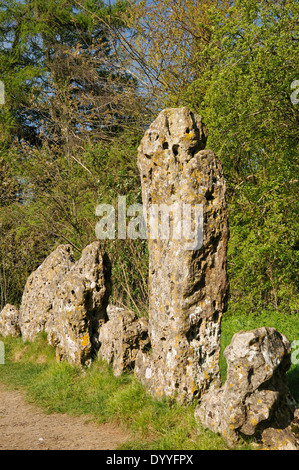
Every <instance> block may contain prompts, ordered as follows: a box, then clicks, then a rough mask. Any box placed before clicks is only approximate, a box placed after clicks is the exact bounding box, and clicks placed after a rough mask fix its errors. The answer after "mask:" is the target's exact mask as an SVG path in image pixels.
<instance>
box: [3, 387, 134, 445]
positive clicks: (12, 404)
mask: <svg viewBox="0 0 299 470" xmlns="http://www.w3.org/2000/svg"><path fill="white" fill-rule="evenodd" d="M127 439H128V435H127V434H126V433H125V432H124V431H122V430H121V429H119V428H117V427H114V426H112V425H110V424H103V425H99V426H97V425H96V424H92V423H87V422H85V420H84V417H80V418H77V417H73V416H68V415H65V414H51V415H47V414H45V413H43V412H42V411H41V410H40V409H39V408H37V407H35V406H33V405H29V404H27V403H26V402H25V400H24V395H23V394H22V393H21V392H19V391H11V390H6V389H5V387H4V386H3V385H2V384H0V450H113V449H116V447H117V446H118V445H120V444H122V443H123V442H125V441H126V440H127Z"/></svg>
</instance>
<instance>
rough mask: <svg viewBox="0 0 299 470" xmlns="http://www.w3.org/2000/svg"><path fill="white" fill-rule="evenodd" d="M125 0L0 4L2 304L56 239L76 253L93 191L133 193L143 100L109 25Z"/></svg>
mask: <svg viewBox="0 0 299 470" xmlns="http://www.w3.org/2000/svg"><path fill="white" fill-rule="evenodd" d="M125 7H126V2H123V1H120V2H117V4H115V5H113V6H107V5H105V4H104V2H102V1H100V0H86V1H80V2H78V1H69V0H51V1H45V0H26V1H25V2H21V1H14V0H9V1H8V2H7V4H6V5H2V6H1V7H0V77H1V79H2V80H3V82H4V83H5V89H6V101H5V106H3V107H0V122H1V132H0V136H1V142H0V145H1V149H2V151H3V158H4V160H5V164H6V165H7V167H8V168H9V170H10V172H11V175H12V176H11V177H12V180H14V181H15V182H18V184H19V185H20V192H21V194H22V199H21V200H20V201H17V200H14V201H13V200H11V201H10V202H11V204H10V205H9V206H6V209H5V211H0V222H1V228H2V239H1V244H0V245H1V246H0V255H1V261H2V264H3V263H4V264H5V273H6V274H5V276H6V285H8V284H9V286H10V288H9V289H7V288H6V287H5V295H3V296H2V298H3V301H2V303H3V302H4V301H5V302H7V301H10V302H14V303H19V302H20V298H21V294H22V289H23V287H24V284H25V282H26V279H27V277H28V275H29V274H30V272H31V271H32V270H33V269H35V268H36V267H37V266H38V265H39V264H40V263H41V262H42V260H43V259H44V257H45V255H46V254H49V252H50V251H51V250H52V249H53V248H54V247H55V246H57V244H59V243H70V244H72V246H73V247H74V248H75V251H76V252H77V253H79V252H80V251H81V249H82V248H83V247H84V246H86V244H87V243H89V242H91V241H93V240H94V239H95V232H94V228H95V224H96V219H95V215H94V210H95V207H96V205H97V203H98V200H99V194H103V193H105V191H108V190H111V188H112V186H114V191H125V190H127V191H132V197H135V196H134V194H135V193H136V187H137V185H136V177H137V175H138V172H137V168H136V163H135V161H134V163H133V159H131V158H130V155H131V154H132V152H136V145H137V142H138V140H139V134H138V133H139V130H140V127H141V126H143V125H144V107H143V100H142V99H141V97H140V95H139V94H138V87H137V83H136V80H135V79H134V78H133V77H132V75H130V74H128V73H127V72H126V70H125V69H124V68H123V66H122V64H123V61H124V59H123V58H122V56H121V55H120V53H119V50H118V46H117V42H116V40H115V39H114V37H113V36H112V34H111V28H110V26H111V24H112V23H118V27H119V28H122V27H123V26H122V24H121V20H120V13H121V12H122V11H123V10H124V8H125ZM141 109H142V111H143V114H141V112H140V110H141ZM112 143H113V144H114V146H115V150H113V147H112ZM124 149H126V153H125V154H124ZM108 162H109V165H111V166H110V167H109V168H107V164H108ZM124 169H125V171H126V172H128V175H127V174H124ZM105 172H106V173H105ZM107 172H111V173H112V174H114V178H113V180H111V178H110V177H109V174H108V173H107ZM108 180H109V181H110V187H109V185H108V184H107V181H108ZM128 181H129V183H128ZM133 183H134V184H133ZM137 193H138V191H137ZM108 248H109V247H108ZM7 251H8V252H7ZM110 251H111V252H112V254H113V253H114V256H115V250H114V247H110ZM124 251H125V250H124ZM118 258H119V259H122V257H121V256H119V257H118ZM125 258H127V256H126V257H125ZM136 259H137V257H136ZM19 260H20V261H19ZM133 264H134V263H133ZM122 276H123V275H122ZM0 288H1V289H2V291H3V292H4V290H3V289H4V288H2V287H1V285H0ZM118 290H121V287H120V286H119V289H118Z"/></svg>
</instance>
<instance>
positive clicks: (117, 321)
mask: <svg viewBox="0 0 299 470" xmlns="http://www.w3.org/2000/svg"><path fill="white" fill-rule="evenodd" d="M107 314H108V318H109V320H108V321H107V323H105V325H103V326H102V328H101V330H100V335H99V341H100V344H101V346H100V350H99V355H100V357H101V358H102V359H104V360H105V361H107V362H108V364H112V365H113V373H114V375H115V376H119V375H121V374H122V373H123V372H125V371H128V370H131V369H134V365H135V360H136V356H137V353H138V351H145V350H146V349H149V347H150V342H149V338H148V321H147V319H146V318H137V316H136V314H135V313H134V312H131V311H130V310H127V309H124V308H121V307H116V306H115V305H108V308H107Z"/></svg>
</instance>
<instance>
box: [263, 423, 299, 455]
mask: <svg viewBox="0 0 299 470" xmlns="http://www.w3.org/2000/svg"><path fill="white" fill-rule="evenodd" d="M262 442H263V446H264V447H263V449H264V450H298V449H299V447H298V442H297V440H296V436H295V434H293V433H292V432H291V430H290V429H288V428H286V429H275V428H267V429H265V430H264V431H263V433H262Z"/></svg>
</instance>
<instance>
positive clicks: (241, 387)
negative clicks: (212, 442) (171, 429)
mask: <svg viewBox="0 0 299 470" xmlns="http://www.w3.org/2000/svg"><path fill="white" fill-rule="evenodd" d="M224 356H225V358H226V361H227V379H226V382H225V384H224V385H223V386H222V387H221V388H220V389H217V390H211V391H209V392H207V393H206V394H205V395H204V396H203V398H202V401H201V403H200V405H198V406H197V408H196V411H195V417H196V419H198V420H199V421H201V423H202V424H203V426H204V427H206V428H209V429H210V430H212V431H214V432H216V433H217V432H221V433H222V435H223V436H224V438H225V439H226V440H227V442H228V443H229V444H231V445H234V444H235V443H236V442H237V441H238V438H239V436H240V433H242V434H245V435H249V436H252V435H254V434H256V433H259V432H261V431H262V430H263V429H265V428H267V427H270V426H272V427H274V428H286V427H287V426H288V425H289V424H290V422H291V420H292V418H293V414H294V410H295V401H294V400H293V398H292V397H291V395H290V392H289V389H288V386H287V380H286V372H287V370H288V369H289V367H290V365H291V345H290V342H289V341H288V339H287V338H286V337H285V336H284V335H282V334H280V333H279V332H278V331H277V330H276V329H275V328H265V327H263V328H258V329H256V330H252V331H247V332H244V331H241V332H239V333H236V334H235V335H234V336H233V338H232V341H231V344H230V345H229V346H228V347H227V348H226V349H225V351H224Z"/></svg>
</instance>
